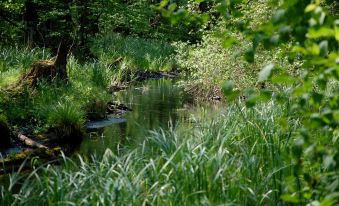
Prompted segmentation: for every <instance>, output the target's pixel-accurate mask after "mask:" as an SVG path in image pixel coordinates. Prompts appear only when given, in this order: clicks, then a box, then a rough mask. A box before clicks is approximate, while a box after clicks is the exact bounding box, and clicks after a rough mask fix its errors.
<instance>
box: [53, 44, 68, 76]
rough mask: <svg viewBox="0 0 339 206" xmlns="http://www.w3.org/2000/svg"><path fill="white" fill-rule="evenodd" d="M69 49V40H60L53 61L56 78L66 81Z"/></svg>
mask: <svg viewBox="0 0 339 206" xmlns="http://www.w3.org/2000/svg"><path fill="white" fill-rule="evenodd" d="M69 49H70V46H69V42H68V41H64V40H63V41H61V43H60V45H59V48H58V52H57V58H56V60H55V62H54V66H55V70H56V75H57V78H58V79H60V80H63V81H66V82H67V81H68V75H67V68H66V65H67V55H68V52H69Z"/></svg>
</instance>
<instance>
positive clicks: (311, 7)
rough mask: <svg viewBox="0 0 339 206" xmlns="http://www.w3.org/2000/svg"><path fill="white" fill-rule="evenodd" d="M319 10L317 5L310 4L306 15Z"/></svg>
mask: <svg viewBox="0 0 339 206" xmlns="http://www.w3.org/2000/svg"><path fill="white" fill-rule="evenodd" d="M316 8H317V5H316V4H309V5H308V6H307V7H306V8H305V13H308V12H311V11H314V10H315V9H316Z"/></svg>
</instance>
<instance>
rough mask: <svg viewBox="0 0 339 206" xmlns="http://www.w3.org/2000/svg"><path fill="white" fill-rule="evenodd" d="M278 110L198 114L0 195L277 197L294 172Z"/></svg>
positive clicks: (266, 201)
mask: <svg viewBox="0 0 339 206" xmlns="http://www.w3.org/2000/svg"><path fill="white" fill-rule="evenodd" d="M281 115H284V108H283V107H282V106H279V105H275V104H274V103H269V104H266V105H261V106H257V107H256V108H255V109H243V108H241V109H238V108H237V107H232V108H229V109H228V110H226V111H224V112H222V113H221V114H219V115H211V113H203V114H201V115H200V116H198V117H197V118H196V119H195V121H194V122H196V123H195V124H189V125H190V126H189V125H183V126H182V127H178V128H172V129H171V130H169V131H166V132H165V131H161V130H160V131H155V132H153V133H152V134H151V135H150V136H149V137H148V138H147V139H146V140H145V142H144V143H143V144H141V145H140V147H138V148H136V149H134V150H133V151H130V150H127V151H126V153H124V154H119V155H117V154H114V153H113V152H112V151H110V150H107V151H106V153H105V155H104V156H103V158H94V159H93V161H85V160H84V159H82V158H81V157H79V160H78V161H75V160H69V159H67V158H65V162H64V166H63V167H62V168H60V167H55V166H48V167H46V168H44V169H41V170H39V173H38V175H37V173H35V172H33V173H32V175H31V178H28V179H26V180H25V181H24V182H23V186H22V187H21V189H20V190H19V191H18V192H14V191H13V190H6V189H5V188H3V189H2V191H1V192H0V194H1V195H2V198H1V199H2V201H3V202H11V203H13V205H16V204H22V203H25V204H26V205H31V204H35V205H36V204H37V203H38V205H45V204H49V203H51V202H53V203H54V204H62V203H64V202H68V203H69V204H74V205H82V204H85V205H91V204H96V205H107V204H119V205H145V204H149V205H220V204H229V205H278V204H282V202H281V199H280V196H281V194H282V193H283V191H284V190H285V186H284V183H283V182H284V179H285V178H286V177H288V176H293V172H292V167H291V162H290V161H289V156H290V151H291V150H290V149H291V147H290V141H291V140H290V139H289V136H288V135H283V132H282V131H280V129H279V127H278V126H277V121H278V119H277V117H278V116H281ZM295 125H296V127H297V123H296V124H295ZM187 127H189V129H187ZM291 132H293V131H291ZM310 166H311V165H310ZM9 194H11V195H9Z"/></svg>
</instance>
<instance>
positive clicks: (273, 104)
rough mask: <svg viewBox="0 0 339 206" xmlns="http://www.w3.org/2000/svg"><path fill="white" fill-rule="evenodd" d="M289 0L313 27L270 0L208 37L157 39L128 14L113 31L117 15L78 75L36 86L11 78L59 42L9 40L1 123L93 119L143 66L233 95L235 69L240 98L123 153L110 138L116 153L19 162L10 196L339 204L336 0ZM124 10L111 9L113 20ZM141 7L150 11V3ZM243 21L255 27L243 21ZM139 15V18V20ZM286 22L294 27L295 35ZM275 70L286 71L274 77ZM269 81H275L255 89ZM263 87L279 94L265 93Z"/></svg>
mask: <svg viewBox="0 0 339 206" xmlns="http://www.w3.org/2000/svg"><path fill="white" fill-rule="evenodd" d="M283 2H284V3H286V5H287V6H286V5H285V4H283V3H282V5H283V6H286V11H284V12H291V13H293V12H296V11H298V12H300V11H299V10H301V12H306V14H305V15H300V16H295V18H296V19H297V20H298V21H299V22H297V23H300V22H301V23H303V24H304V23H305V22H307V26H305V25H306V23H305V25H303V26H305V27H306V29H305V28H303V29H305V30H302V32H304V33H303V35H302V38H303V39H302V40H300V39H298V38H300V37H299V36H298V35H297V34H298V32H300V31H301V29H300V28H299V27H298V29H299V30H298V29H296V28H294V27H293V26H296V25H297V23H295V22H294V21H293V20H290V19H289V18H290V16H287V17H286V18H285V17H284V16H283V15H282V13H279V12H278V13H277V14H281V16H278V17H277V15H275V16H274V15H273V20H272V21H274V18H278V20H277V22H275V23H274V22H273V23H271V22H270V19H269V17H268V16H271V11H273V10H274V9H276V8H277V7H278V6H280V5H274V4H271V3H272V2H271V1H264V0H263V1H248V3H246V4H243V5H242V7H241V8H242V12H243V15H239V16H238V17H234V18H229V19H226V20H225V21H223V20H222V21H218V23H217V24H215V25H212V26H211V28H209V30H208V31H206V30H204V29H202V28H201V29H199V34H203V37H202V39H198V40H197V42H196V43H197V44H192V42H191V41H190V42H183V41H180V40H183V39H180V38H178V41H175V42H163V41H160V40H159V39H149V38H148V37H150V36H147V35H145V33H147V28H146V27H147V24H143V27H141V29H140V31H141V30H145V31H146V32H138V31H139V30H138V31H134V34H132V35H129V34H126V32H127V31H126V29H127V27H128V24H129V22H130V19H129V18H132V17H131V16H129V17H128V18H127V20H126V19H122V20H121V19H120V20H121V21H124V22H123V23H121V24H116V25H114V26H115V28H113V29H117V28H118V29H119V27H120V26H121V25H123V27H124V28H123V29H124V31H123V32H122V34H116V33H118V32H113V33H114V34H111V31H110V30H111V29H112V28H110V27H107V28H105V29H106V33H107V34H105V35H103V36H100V37H99V36H96V38H95V39H94V38H93V40H92V43H91V46H92V52H93V54H94V55H95V56H96V57H97V59H96V60H94V61H92V62H87V63H85V64H80V63H78V61H77V60H76V59H75V58H74V57H73V56H71V57H70V58H69V61H68V66H67V67H68V74H69V80H70V81H69V83H68V84H67V85H60V84H55V85H53V84H52V85H49V84H47V83H46V82H44V81H41V82H40V83H39V84H38V86H37V87H35V88H29V87H25V86H22V87H20V88H15V87H13V88H10V87H11V85H14V84H15V83H16V82H17V80H18V79H19V77H20V75H21V73H22V72H24V71H27V69H29V67H30V65H31V63H32V62H33V60H36V59H47V58H50V54H49V53H48V52H46V51H45V50H42V49H36V50H26V49H21V48H20V49H19V48H14V47H8V48H1V54H0V55H1V56H0V88H1V90H0V97H1V101H0V106H1V107H0V113H1V124H3V125H7V124H10V125H12V126H13V127H14V128H15V127H21V128H22V127H28V128H29V129H31V130H35V131H34V133H35V134H39V133H41V132H42V131H46V130H48V129H51V128H54V131H55V132H57V133H58V128H63V127H65V126H67V125H73V128H78V129H80V130H82V127H83V125H84V122H85V121H86V119H88V118H89V114H91V112H92V111H102V110H103V107H102V105H104V104H105V102H107V101H111V100H112V96H111V95H110V94H109V93H108V92H107V88H108V87H109V86H110V85H112V84H113V85H114V84H119V83H121V82H122V81H123V79H124V76H126V75H131V71H140V70H141V71H145V70H146V71H158V70H171V69H178V68H179V69H182V70H183V75H186V76H185V78H184V79H185V82H184V83H183V85H184V86H185V88H186V89H187V90H188V91H191V94H193V95H195V96H197V97H199V98H202V99H205V100H206V99H210V98H212V99H213V97H215V96H221V95H222V89H221V83H222V82H224V81H225V80H232V83H230V84H224V88H223V89H224V91H223V92H224V93H225V94H228V95H229V96H228V97H229V98H230V99H231V98H232V96H231V95H234V96H233V97H236V98H233V99H236V102H235V103H233V104H231V103H230V104H228V108H227V109H225V110H223V111H220V114H210V113H208V114H207V113H202V114H198V115H196V116H195V117H192V119H191V120H192V121H190V122H189V123H183V124H182V125H179V126H177V127H175V128H172V129H171V130H170V131H162V130H159V131H155V132H152V134H151V135H149V136H147V137H145V141H144V142H143V144H141V145H139V146H138V147H136V148H134V149H131V148H128V146H126V148H125V149H124V150H123V151H121V153H119V154H114V153H113V152H112V151H110V150H109V149H108V150H107V152H106V154H105V155H104V157H93V160H91V161H87V160H84V159H83V158H82V157H79V158H78V160H74V159H72V160H71V159H68V158H67V157H63V159H64V162H63V163H62V166H61V167H59V166H53V165H48V166H46V167H41V168H39V169H37V170H35V171H33V172H32V173H31V174H30V175H29V176H28V177H27V176H25V179H24V178H23V176H21V175H20V174H14V175H12V176H11V177H10V178H11V179H10V180H11V181H10V184H9V186H2V187H1V188H0V203H1V204H3V205H11V204H12V205H21V204H23V205H33V204H34V205H37V204H38V205H54V204H57V205H58V204H60V205H82V204H83V205H107V204H112V203H115V204H117V205H222V204H225V205H289V204H295V205H307V204H308V205H336V204H338V196H339V195H338V186H339V181H338V178H339V176H338V160H339V159H338V158H339V156H338V155H339V153H338V151H337V148H338V106H337V105H338V95H336V94H338V89H337V88H338V87H337V81H338V51H337V47H338V40H339V36H338V31H339V30H338V22H337V21H335V20H333V18H332V17H331V18H325V17H326V13H325V12H324V11H323V10H322V8H321V5H322V4H325V3H324V2H322V3H320V1H315V2H313V1H312V2H311V4H310V6H308V7H307V9H308V10H307V9H306V10H305V8H304V7H300V8H299V7H298V8H297V7H289V5H294V4H296V5H299V4H300V5H306V6H307V5H308V3H309V2H308V1H283ZM296 2H297V3H296ZM328 2H330V1H328ZM167 3H168V2H167ZM191 5H193V6H192V7H194V5H195V4H194V3H192V2H191ZM139 6H140V5H138V4H133V9H136V10H134V12H135V11H140V8H141V7H139ZM131 8H132V7H131ZM172 8H174V7H172ZM124 9H125V8H124ZM168 9H169V10H171V7H169V8H168ZM175 9H176V8H174V9H172V10H171V12H174V11H175ZM233 9H234V8H233ZM298 9H299V10H298ZM331 9H333V10H334V9H335V8H334V7H333V8H331ZM166 11H167V10H166ZM181 11H182V10H181ZM331 11H332V10H331ZM280 12H282V11H280ZM332 13H333V11H332ZM134 14H135V13H134ZM179 14H180V13H179ZM119 15H120V14H119ZM119 15H118V14H117V15H112V16H108V17H107V16H106V17H105V18H106V22H109V21H110V19H113V17H114V18H115V17H119ZM140 15H141V16H138V18H141V19H142V18H143V17H142V15H144V14H143V13H141V14H140ZM145 15H146V16H148V14H147V12H146V14H145ZM175 15H178V13H175V12H174V17H176V16H175ZM168 16H170V15H168ZM322 16H323V17H322ZM279 18H281V19H279ZM284 18H285V19H284ZM305 19H306V20H305ZM315 19H316V20H317V21H316V20H315ZM120 20H119V21H120ZM289 20H290V21H289ZM138 21H140V19H138ZM177 21H178V20H177ZM324 22H325V23H324ZM243 23H244V24H246V27H247V30H246V31H249V30H251V31H252V32H253V33H254V34H248V33H246V32H244V31H243V28H238V27H242V26H243ZM265 23H267V24H266V26H267V27H264V26H263V27H262V28H263V31H259V32H258V33H257V34H258V35H257V36H256V33H255V32H254V31H253V30H255V29H256V28H258V27H260V25H262V24H264V25H265ZM289 23H291V25H289ZM294 23H295V24H296V25H293V24H294ZM308 23H310V25H308ZM281 24H282V25H281ZM131 25H134V26H133V28H132V30H133V29H136V28H137V26H136V25H138V24H137V23H136V22H133V21H132V22H131ZM280 26H281V27H280ZM287 26H289V27H288V28H286V27H287ZM172 27H173V25H172ZM260 28H261V27H260ZM319 28H320V29H319ZM323 28H325V29H323ZM265 29H266V30H265ZM284 29H285V30H284ZM288 29H290V30H288ZM293 29H295V30H293ZM124 32H125V34H124ZM129 32H131V31H128V32H127V33H129ZM200 32H201V33H200ZM260 32H261V33H260ZM286 32H290V33H289V35H290V36H292V37H294V38H292V37H291V38H287V37H286V36H284V35H287V34H286ZM293 32H294V33H293ZM125 35H129V36H125ZM162 35H163V33H152V35H151V37H152V38H156V37H159V36H160V37H161V36H162ZM270 35H271V36H270ZM293 35H294V36H293ZM312 35H313V36H312ZM220 36H221V37H223V38H220ZM225 36H226V37H227V38H225ZM146 37H147V38H146ZM255 37H258V38H257V39H256V38H255ZM259 37H260V38H259ZM284 37H286V38H285V39H284ZM169 39H171V40H173V38H172V37H171V38H169ZM256 41H257V42H256ZM299 41H300V42H301V43H300V42H299ZM255 43H256V44H257V45H256V46H255V48H253V47H254V46H253V44H255ZM265 43H266V45H265ZM267 44H268V45H267ZM266 47H267V48H266ZM292 48H293V49H292ZM251 49H252V50H251ZM254 50H255V51H254ZM248 51H250V53H248ZM287 51H292V52H291V53H293V52H295V54H294V56H293V55H291V56H288V55H289V54H291V53H288V52H287ZM254 58H255V61H254ZM291 59H292V60H291ZM289 60H290V61H293V63H290V62H289ZM249 62H252V63H249ZM265 65H268V66H266V67H265ZM262 68H264V69H262ZM259 71H261V72H260V74H259V80H258V73H259ZM274 72H277V73H278V74H280V75H281V76H279V75H277V76H278V77H277V78H275V79H274V78H273V76H274V75H273V73H274ZM279 72H280V73H279ZM279 77H280V79H279ZM260 79H261V80H260ZM247 87H250V88H251V90H250V94H249V95H243V94H242V93H241V92H240V91H243V90H242V89H243V88H247ZM330 87H331V88H330ZM8 88H10V89H8ZM260 89H264V90H261V91H263V93H259V94H257V93H255V92H254V90H260ZM261 94H264V95H266V96H265V100H266V101H269V102H268V103H265V104H264V103H261V104H257V102H258V101H257V100H259V99H260V98H262V96H260V95H261ZM256 95H257V96H256ZM238 97H240V99H241V100H239V98H238ZM272 98H273V99H274V98H275V99H276V100H274V101H273V100H272ZM238 100H239V101H240V102H238ZM242 101H245V102H246V103H245V104H246V105H247V106H251V107H252V108H246V107H244V106H243V102H242ZM255 104H257V105H255ZM93 107H97V108H93ZM98 116H102V115H100V114H98ZM193 120H194V121H193ZM32 126H34V127H32ZM55 128H57V130H55ZM62 133H63V132H61V131H59V134H60V135H62ZM26 177H27V178H26ZM18 185H20V187H19V188H18V187H17V186H18Z"/></svg>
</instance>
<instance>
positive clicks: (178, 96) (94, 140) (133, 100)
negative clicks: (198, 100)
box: [78, 79, 192, 156]
mask: <svg viewBox="0 0 339 206" xmlns="http://www.w3.org/2000/svg"><path fill="white" fill-rule="evenodd" d="M115 100H116V101H119V102H121V103H123V104H125V105H126V106H128V107H129V108H132V109H133V111H132V112H128V113H126V114H124V115H123V116H122V118H124V119H125V120H126V121H121V122H119V123H116V124H112V125H110V126H108V127H105V128H102V129H99V130H98V131H95V132H90V133H89V134H88V138H85V140H84V141H83V142H82V144H81V145H80V148H79V150H78V153H79V154H82V155H85V156H89V155H92V154H96V155H102V154H103V153H104V152H105V150H106V148H110V149H111V150H113V151H114V150H116V148H117V146H118V145H126V144H128V145H133V144H138V143H141V142H142V141H143V140H144V139H145V136H147V135H149V131H150V130H156V129H159V128H162V129H164V130H166V129H168V128H169V127H170V126H171V125H176V124H177V123H178V121H183V120H184V119H186V118H187V115H188V112H187V109H188V108H190V105H191V102H192V100H191V99H189V97H188V96H187V95H185V93H184V92H183V90H182V89H181V88H179V87H178V86H177V85H176V84H175V80H173V79H160V80H150V81H147V82H142V83H139V84H137V85H134V86H131V87H130V88H128V89H127V90H126V91H122V92H119V93H118V94H117V95H116V97H115Z"/></svg>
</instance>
